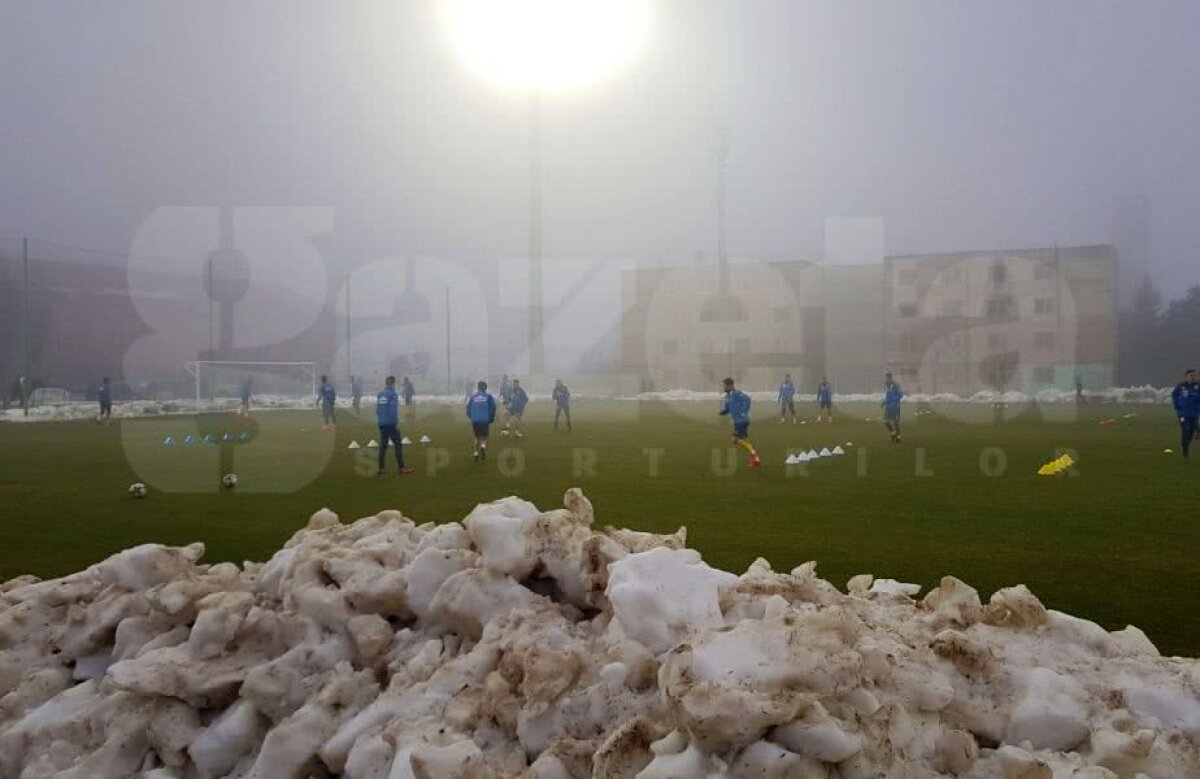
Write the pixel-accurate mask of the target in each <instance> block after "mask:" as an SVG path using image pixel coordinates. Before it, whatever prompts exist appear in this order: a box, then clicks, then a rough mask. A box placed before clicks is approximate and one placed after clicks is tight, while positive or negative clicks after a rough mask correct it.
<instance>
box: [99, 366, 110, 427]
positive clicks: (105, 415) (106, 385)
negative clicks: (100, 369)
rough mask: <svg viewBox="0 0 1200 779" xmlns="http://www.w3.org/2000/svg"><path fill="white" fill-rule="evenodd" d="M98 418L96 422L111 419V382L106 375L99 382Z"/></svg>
mask: <svg viewBox="0 0 1200 779" xmlns="http://www.w3.org/2000/svg"><path fill="white" fill-rule="evenodd" d="M99 397H100V418H99V419H97V420H96V421H97V422H100V421H104V422H105V423H107V422H108V420H110V419H112V382H111V381H109V378H108V377H107V376H105V377H104V379H103V380H102V381H101V382H100V395H99Z"/></svg>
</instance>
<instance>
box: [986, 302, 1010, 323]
mask: <svg viewBox="0 0 1200 779" xmlns="http://www.w3.org/2000/svg"><path fill="white" fill-rule="evenodd" d="M1011 313H1012V298H988V301H987V315H988V318H990V319H1006V318H1008V317H1009V316H1010V315H1011Z"/></svg>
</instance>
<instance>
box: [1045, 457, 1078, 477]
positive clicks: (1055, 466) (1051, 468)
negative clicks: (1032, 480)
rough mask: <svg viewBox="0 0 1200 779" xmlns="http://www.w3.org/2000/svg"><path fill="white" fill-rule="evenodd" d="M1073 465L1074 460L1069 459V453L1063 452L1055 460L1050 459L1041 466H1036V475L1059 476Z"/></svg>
mask: <svg viewBox="0 0 1200 779" xmlns="http://www.w3.org/2000/svg"><path fill="white" fill-rule="evenodd" d="M1073 465H1075V461H1074V460H1072V459H1071V455H1069V454H1064V455H1063V456H1062V457H1059V458H1058V459H1057V460H1051V461H1050V462H1048V463H1046V464H1045V465H1043V466H1042V467H1041V468H1038V476H1061V475H1062V474H1064V473H1066V472H1067V471H1069V470H1070V469H1071V467H1072V466H1073Z"/></svg>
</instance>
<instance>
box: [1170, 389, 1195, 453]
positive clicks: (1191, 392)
mask: <svg viewBox="0 0 1200 779" xmlns="http://www.w3.org/2000/svg"><path fill="white" fill-rule="evenodd" d="M1171 403H1172V404H1174V406H1175V416H1177V417H1179V435H1180V443H1181V448H1182V451H1183V459H1184V460H1185V461H1186V460H1188V459H1189V458H1190V457H1191V453H1192V439H1194V438H1195V437H1196V432H1197V428H1198V427H1200V379H1197V374H1196V369H1195V368H1188V369H1187V372H1186V373H1184V374H1183V381H1181V382H1179V383H1178V384H1176V385H1175V389H1174V391H1172V392H1171Z"/></svg>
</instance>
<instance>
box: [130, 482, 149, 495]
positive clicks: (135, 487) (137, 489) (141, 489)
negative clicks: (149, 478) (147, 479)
mask: <svg viewBox="0 0 1200 779" xmlns="http://www.w3.org/2000/svg"><path fill="white" fill-rule="evenodd" d="M129 494H130V496H131V497H134V498H144V497H146V485H145V484H142V483H141V482H140V481H139V482H135V483H134V484H130V485H129Z"/></svg>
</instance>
